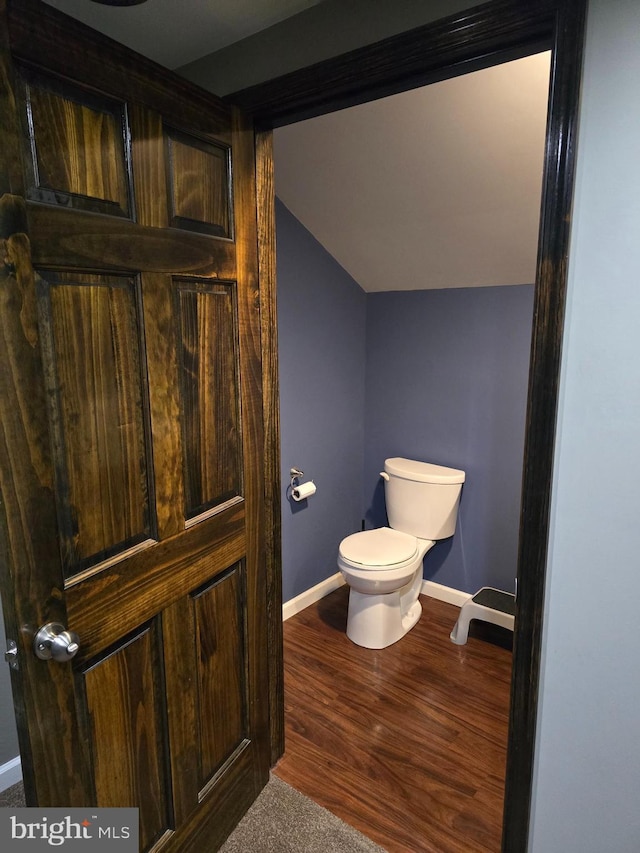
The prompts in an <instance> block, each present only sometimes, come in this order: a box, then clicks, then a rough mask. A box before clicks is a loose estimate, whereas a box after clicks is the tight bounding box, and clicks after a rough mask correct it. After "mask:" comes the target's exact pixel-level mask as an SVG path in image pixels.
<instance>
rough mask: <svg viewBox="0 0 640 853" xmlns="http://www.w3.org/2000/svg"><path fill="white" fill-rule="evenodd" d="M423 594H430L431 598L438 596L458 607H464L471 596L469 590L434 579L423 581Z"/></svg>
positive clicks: (440, 599)
mask: <svg viewBox="0 0 640 853" xmlns="http://www.w3.org/2000/svg"><path fill="white" fill-rule="evenodd" d="M421 592H422V594H423V595H430V596H431V598H437V599H438V601H446V602H447V604H455V606H456V607H462V605H463V604H464V603H465V601H468V600H469V599H470V598H471V595H470V594H469V593H468V592H461V590H459V589H453V587H451V586H443V585H442V584H441V583H435V582H434V581H422V590H421Z"/></svg>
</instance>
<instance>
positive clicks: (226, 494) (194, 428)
mask: <svg viewBox="0 0 640 853" xmlns="http://www.w3.org/2000/svg"><path fill="white" fill-rule="evenodd" d="M174 287H175V289H176V291H177V298H178V314H179V344H178V345H179V356H180V368H181V369H180V380H181V381H180V386H181V409H182V412H183V417H182V424H183V445H184V464H185V470H184V480H185V489H186V499H185V500H186V502H185V511H186V517H187V518H188V519H194V517H196V516H198V515H200V514H202V513H203V512H206V511H207V510H209V509H211V508H212V507H216V506H219V505H221V504H224V503H226V502H228V501H230V500H234V499H236V498H238V497H239V496H240V494H241V491H242V465H241V462H242V445H241V435H240V412H239V409H238V389H239V385H240V383H239V376H238V358H237V337H238V333H237V320H236V316H237V312H236V298H235V287H234V285H233V284H231V283H220V284H214V285H207V284H205V283H203V282H198V281H195V280H194V281H185V280H182V281H174Z"/></svg>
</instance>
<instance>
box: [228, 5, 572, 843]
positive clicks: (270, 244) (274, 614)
mask: <svg viewBox="0 0 640 853" xmlns="http://www.w3.org/2000/svg"><path fill="white" fill-rule="evenodd" d="M586 5H587V0H537V2H536V3H533V4H524V3H522V2H518V0H494V2H489V3H486V4H484V5H482V6H478V7H475V8H473V9H469V10H467V11H465V12H462V13H459V14H456V15H452V16H449V17H446V18H442V19H439V20H437V21H435V22H433V23H431V24H427V25H425V26H422V27H419V28H417V29H414V30H410V31H408V32H406V33H402V34H400V35H397V36H392V37H391V38H388V39H385V40H383V41H381V42H378V43H376V44H373V45H369V46H366V47H363V48H359V49H357V50H354V51H351V52H350V53H347V54H344V55H341V56H338V57H335V58H332V59H328V60H326V61H323V62H319V63H316V64H314V65H312V66H309V67H307V68H302V69H301V70H299V71H294V72H292V73H289V74H286V75H284V76H282V77H279V78H277V79H275V80H270V81H267V82H265V83H262V84H259V85H256V86H252V87H249V88H247V89H244V90H242V91H239V92H235V93H233V94H231V95H229V96H228V98H227V100H228V101H229V102H230V103H234V104H237V105H239V106H240V107H242V108H243V109H244V110H246V111H248V112H249V113H250V114H252V116H253V119H254V122H255V125H256V127H257V130H258V132H257V143H258V144H257V149H256V150H257V157H258V163H257V166H258V168H257V173H258V233H259V256H260V274H261V279H262V286H263V287H264V288H265V294H268V298H267V300H266V301H265V302H263V305H265V304H268V306H269V309H268V310H269V314H268V316H267V317H266V318H265V323H266V325H265V326H264V327H263V328H264V329H265V332H266V331H267V329H268V328H271V329H274V330H275V314H274V313H273V312H274V311H275V296H276V293H275V289H276V282H275V267H274V258H275V223H274V214H273V199H274V181H273V163H272V138H271V137H272V129H273V128H276V127H280V126H283V125H286V124H291V123H293V122H296V121H301V120H304V119H307V118H312V117H315V116H318V115H322V114H325V113H329V112H333V111H336V110H338V109H342V108H344V107H348V106H354V105H357V104H360V103H364V102H366V101H370V100H374V99H376V98H379V97H384V96H387V95H391V94H395V93H398V92H402V91H406V90H408V89H411V88H415V87H417V86H424V85H427V84H429V83H434V82H438V81H440V80H445V79H448V78H450V77H454V76H458V75H460V74H464V73H468V72H470V71H476V70H479V69H482V68H487V67H489V66H492V65H497V64H500V63H502V62H506V61H509V60H513V59H518V58H521V57H524V56H527V55H530V54H532V53H536V52H539V51H543V50H551V51H552V63H551V76H550V86H549V111H548V122H547V131H546V142H545V168H544V179H543V189H542V199H541V210H540V230H539V241H538V258H537V270H536V281H535V296H534V318H533V330H532V339H531V359H530V367H529V386H528V398H527V419H526V432H525V450H524V460H523V479H522V503H521V512H520V537H519V550H518V567H517V576H518V600H517V618H516V628H515V633H514V652H513V676H512V684H511V706H510V718H509V736H508V748H507V768H506V784H505V800H504V815H503V834H502V851H503V853H521V851H525V850H526V849H527V845H528V835H529V818H530V809H531V798H532V788H533V769H534V759H535V736H536V719H537V704H538V685H539V677H540V661H541V646H542V631H543V612H544V598H545V576H546V567H547V546H548V539H549V523H550V505H551V487H552V477H553V460H554V440H555V431H556V418H557V409H558V389H559V378H560V361H561V352H562V333H563V322H564V309H565V301H566V288H567V260H568V253H569V238H570V227H571V212H572V200H573V185H574V173H575V158H576V132H577V123H578V107H579V94H580V81H581V74H582V50H583V40H584V29H585V20H586ZM264 346H266V347H267V349H268V350H269V352H264V351H263V352H264V355H265V365H266V366H267V367H266V369H267V371H268V372H269V377H270V381H269V383H268V384H265V413H266V414H267V415H268V414H269V413H270V414H271V420H270V422H269V424H268V427H267V429H268V433H267V438H268V446H269V447H270V449H271V452H270V454H269V459H268V460H267V465H268V466H269V470H268V471H267V482H268V483H270V484H271V490H272V491H271V499H272V500H275V502H276V506H277V505H278V494H279V480H280V464H279V447H280V441H279V439H280V434H279V423H278V388H277V341H276V339H275V336H274V337H271V338H269V336H268V335H267V334H265V339H264V341H263V347H264ZM267 497H268V498H269V495H268V496H267ZM268 505H269V502H268ZM270 511H271V512H272V513H274V516H273V519H272V520H274V524H273V525H271V527H270V528H269V529H270V530H271V531H272V539H271V543H270V553H269V555H268V562H269V574H270V595H269V600H270V602H271V612H270V614H269V617H270V638H271V652H270V654H271V657H272V659H273V666H272V669H271V696H270V704H271V714H272V716H271V721H272V760H273V761H275V760H277V758H278V757H279V755H280V754H281V753H282V751H283V702H282V693H283V685H282V663H281V662H282V624H281V613H280V607H279V605H280V604H281V593H280V566H281V558H280V529H279V521H278V519H279V513H278V510H277V509H275V508H274V506H273V505H272V508H271V510H270ZM279 596H280V597H279Z"/></svg>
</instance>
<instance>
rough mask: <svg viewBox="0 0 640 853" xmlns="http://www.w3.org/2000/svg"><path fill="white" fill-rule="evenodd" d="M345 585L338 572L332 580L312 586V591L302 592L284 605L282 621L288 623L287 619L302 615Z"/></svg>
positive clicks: (328, 579) (332, 576)
mask: <svg viewBox="0 0 640 853" xmlns="http://www.w3.org/2000/svg"><path fill="white" fill-rule="evenodd" d="M344 583H345V580H344V578H343V577H342V575H341V574H340V572H336V574H335V575H331V577H330V578H327V579H326V580H324V581H320V583H319V584H316V585H315V586H312V587H311V589H307V590H305V592H301V593H300V595H296V597H295V598H291V599H289V601H285V603H284V604H283V605H282V621H283V622H286V620H287V619H290V618H291V617H292V616H295V615H296V613H300V611H301V610H304V609H305V607H309V605H311V604H315V603H316V601H320V599H321V598H324V597H325V595H329V593H330V592H333V591H334V590H335V589H339V588H340V587H341V586H344Z"/></svg>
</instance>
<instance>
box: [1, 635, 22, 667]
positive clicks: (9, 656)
mask: <svg viewBox="0 0 640 853" xmlns="http://www.w3.org/2000/svg"><path fill="white" fill-rule="evenodd" d="M4 659H5V660H6V662H7V663H8V664H9V666H10V667H11V669H19V668H20V665H19V663H18V646H17V645H16V643H15V640H7V651H6V652H5V653H4Z"/></svg>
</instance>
